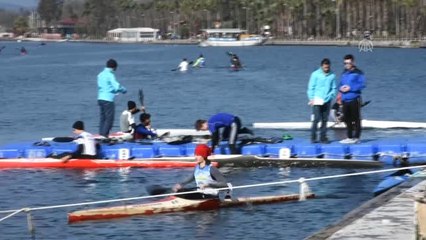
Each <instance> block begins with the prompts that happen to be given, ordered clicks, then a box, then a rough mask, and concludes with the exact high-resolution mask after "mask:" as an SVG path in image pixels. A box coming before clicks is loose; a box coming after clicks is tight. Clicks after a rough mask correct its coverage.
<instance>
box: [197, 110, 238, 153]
mask: <svg viewBox="0 0 426 240" xmlns="http://www.w3.org/2000/svg"><path fill="white" fill-rule="evenodd" d="M195 129H196V130H197V131H200V130H204V131H205V130H209V131H210V133H211V134H212V151H213V152H214V149H215V147H216V146H217V145H218V144H219V134H220V131H221V130H222V139H228V144H229V150H230V151H231V154H239V153H240V151H239V149H237V146H236V142H237V137H238V133H239V132H240V130H241V120H240V118H239V117H237V116H234V115H232V114H229V113H218V114H215V115H213V116H211V117H210V118H209V120H204V119H198V120H197V121H196V122H195Z"/></svg>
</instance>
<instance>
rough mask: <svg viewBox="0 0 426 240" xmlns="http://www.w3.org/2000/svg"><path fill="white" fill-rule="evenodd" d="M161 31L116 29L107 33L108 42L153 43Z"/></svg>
mask: <svg viewBox="0 0 426 240" xmlns="http://www.w3.org/2000/svg"><path fill="white" fill-rule="evenodd" d="M159 31H160V30H158V29H154V28H116V29H113V30H109V31H108V32H107V40H110V41H117V42H152V41H155V40H157V39H158V35H159V34H158V32H159Z"/></svg>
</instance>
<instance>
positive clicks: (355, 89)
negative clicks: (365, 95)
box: [339, 68, 365, 102]
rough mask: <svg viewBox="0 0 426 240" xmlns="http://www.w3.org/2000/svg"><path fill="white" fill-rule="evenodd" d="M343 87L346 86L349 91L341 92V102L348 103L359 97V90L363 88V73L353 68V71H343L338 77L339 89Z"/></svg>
mask: <svg viewBox="0 0 426 240" xmlns="http://www.w3.org/2000/svg"><path fill="white" fill-rule="evenodd" d="M343 85H348V86H349V87H350V88H351V89H350V90H349V91H348V92H345V93H344V92H342V101H343V102H350V101H352V100H354V99H356V98H358V97H360V96H361V90H362V89H364V88H365V76H364V73H363V72H362V71H361V70H359V69H358V68H355V69H353V70H345V71H344V72H343V74H342V76H341V77H340V85H339V89H340V87H341V86H343Z"/></svg>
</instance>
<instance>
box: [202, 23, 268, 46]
mask: <svg viewBox="0 0 426 240" xmlns="http://www.w3.org/2000/svg"><path fill="white" fill-rule="evenodd" d="M203 33H204V35H205V40H203V41H202V42H201V43H200V46H202V47H208V46H210V47H243V46H256V45H261V44H263V43H265V41H266V39H267V38H265V37H263V36H261V35H253V34H248V33H247V30H242V29H238V28H217V29H204V30H203Z"/></svg>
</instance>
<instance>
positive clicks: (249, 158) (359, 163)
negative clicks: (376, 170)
mask: <svg viewBox="0 0 426 240" xmlns="http://www.w3.org/2000/svg"><path fill="white" fill-rule="evenodd" d="M209 160H211V162H212V165H213V166H216V167H219V166H220V167H223V166H228V167H261V166H279V167H286V166H301V167H318V166H331V167H380V166H383V164H382V163H381V162H379V161H372V160H354V159H326V158H274V157H259V156H254V155H238V154H237V155H221V154H218V155H213V156H210V157H209ZM195 164H196V163H195V160H194V157H192V156H189V157H162V158H160V157H159V158H147V159H140V158H138V159H133V160H114V159H71V160H70V161H68V162H67V163H62V162H61V161H60V160H59V159H54V158H10V159H0V169H1V168H122V167H134V168H186V167H188V168H189V167H194V166H195Z"/></svg>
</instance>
